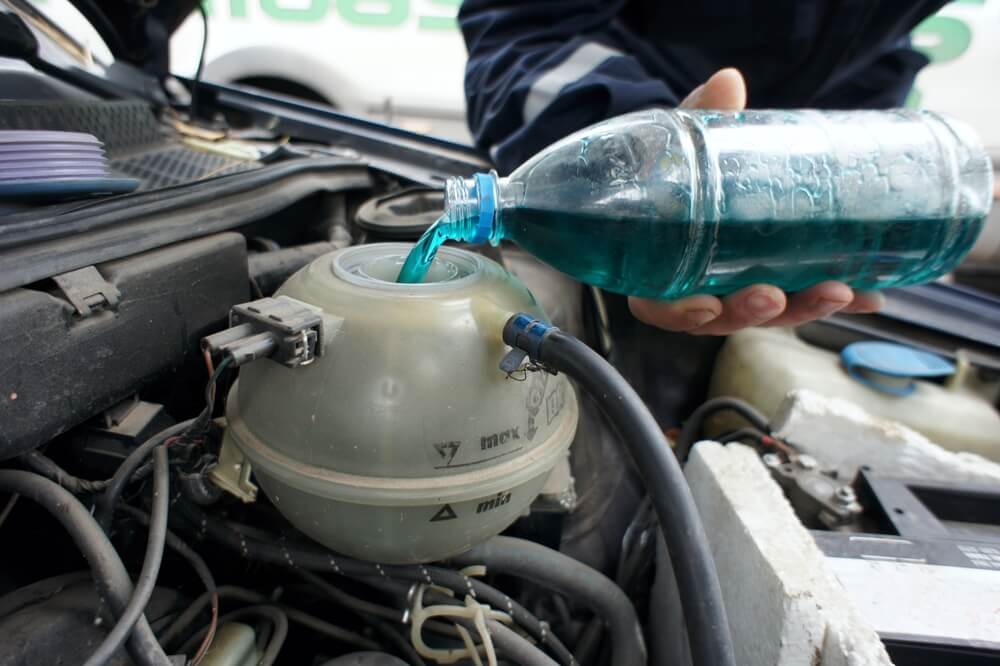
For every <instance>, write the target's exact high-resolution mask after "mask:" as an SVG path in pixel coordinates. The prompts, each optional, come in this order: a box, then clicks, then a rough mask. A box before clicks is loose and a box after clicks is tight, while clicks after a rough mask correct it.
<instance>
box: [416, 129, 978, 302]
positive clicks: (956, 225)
mask: <svg viewBox="0 0 1000 666" xmlns="http://www.w3.org/2000/svg"><path fill="white" fill-rule="evenodd" d="M992 189H993V186H992V169H991V166H990V162H989V158H988V157H987V156H986V154H985V151H984V150H983V148H982V145H981V144H980V143H979V142H978V139H977V138H976V137H975V136H974V135H973V134H972V133H971V131H970V130H968V128H966V127H964V126H963V125H962V124H961V123H958V122H956V121H953V120H950V119H947V118H944V117H942V116H940V115H938V114H934V113H930V112H913V111H903V110H897V111H888V112H816V111H747V112H738V113H729V112H716V111H703V112H688V111H671V112H667V111H662V110H653V111H645V112H637V113H634V114H628V115H626V116H621V117H618V118H615V119H612V120H610V121H606V122H604V123H600V124H598V125H595V126H593V127H591V128H588V129H586V130H582V131H581V132H579V133H577V134H575V135H572V136H570V137H567V138H566V139H564V140H563V141H560V142H558V143H556V144H554V145H553V146H550V147H549V148H547V149H545V150H543V151H542V152H540V153H539V154H537V155H536V156H535V157H533V158H531V159H530V160H528V161H527V162H526V163H525V164H524V165H522V166H521V167H519V168H518V169H517V170H515V171H514V172H513V173H512V174H511V175H510V176H509V177H507V178H504V179H498V178H497V177H495V176H486V175H482V174H480V175H477V176H476V177H475V178H474V179H470V180H468V181H466V180H463V179H451V180H450V181H449V184H448V191H447V193H446V211H445V215H443V216H442V218H441V219H440V220H439V221H438V223H437V224H436V225H435V226H434V227H432V228H431V229H430V230H428V232H427V233H426V234H425V235H424V237H423V238H421V240H420V242H419V243H418V246H417V248H415V250H414V252H413V253H411V256H410V257H409V258H408V260H407V262H406V266H405V267H404V270H403V271H402V273H401V275H400V281H402V282H419V281H421V280H422V277H423V272H426V268H427V267H428V266H429V264H430V262H431V261H432V259H433V254H434V252H435V251H436V249H437V247H439V246H440V245H441V243H443V242H444V241H445V240H448V239H457V240H464V241H470V242H473V241H474V242H482V241H483V240H484V235H488V240H489V241H490V242H492V243H498V242H500V241H501V240H505V239H506V240H508V241H513V242H515V243H517V244H519V245H520V246H521V247H523V248H524V249H525V250H527V251H528V252H531V253H532V254H534V255H535V256H537V257H538V258H540V259H542V260H543V261H545V262H547V263H549V264H551V265H552V266H553V267H555V268H557V269H559V270H561V271H563V272H565V273H567V274H569V275H571V276H573V277H574V278H576V279H578V280H580V281H582V282H585V283H588V284H592V285H594V286H597V287H601V288H604V289H607V290H609V291H613V292H618V293H622V294H628V295H633V296H644V297H649V298H663V299H675V298H681V297H684V296H689V295H694V294H717V295H722V294H728V293H732V292H734V291H737V290H739V289H742V288H744V287H747V286H750V285H753V284H758V283H768V284H773V285H776V286H778V287H780V288H782V289H784V290H786V291H791V292H794V291H800V290H803V289H806V288H808V287H811V286H813V285H816V284H818V283H820V282H824V281H827V280H839V281H842V282H846V283H847V284H848V285H850V286H851V287H854V288H856V289H880V288H885V287H892V286H901V285H908V284H916V283H920V282H925V281H927V280H930V279H934V278H936V277H939V276H941V275H943V274H944V273H946V272H948V271H949V270H951V269H953V268H954V267H955V266H956V265H957V264H958V263H959V261H960V260H961V259H962V257H963V256H964V255H965V254H966V253H967V252H968V251H969V250H970V249H971V248H972V246H973V244H974V242H975V240H976V238H977V236H978V235H979V232H980V230H981V229H982V226H983V221H984V220H985V218H986V216H987V214H988V213H989V208H990V202H991V200H992ZM484 220H486V221H489V220H492V227H491V228H490V229H489V233H488V234H484V228H483V221H484ZM487 226H488V225H487Z"/></svg>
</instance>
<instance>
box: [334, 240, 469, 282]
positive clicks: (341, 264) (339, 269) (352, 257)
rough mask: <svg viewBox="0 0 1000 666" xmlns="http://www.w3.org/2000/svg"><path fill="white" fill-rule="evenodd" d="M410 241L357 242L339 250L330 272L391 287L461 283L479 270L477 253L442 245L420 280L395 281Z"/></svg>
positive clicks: (407, 252) (410, 248)
mask: <svg viewBox="0 0 1000 666" xmlns="http://www.w3.org/2000/svg"><path fill="white" fill-rule="evenodd" d="M412 249H413V245H412V244H410V243H376V244H372V245H359V246H357V247H353V248H351V249H349V250H346V251H344V252H342V253H340V254H339V255H338V256H337V257H336V258H335V259H334V261H333V272H334V274H335V275H337V277H339V278H341V279H343V280H346V281H348V282H351V283H354V284H357V285H360V286H365V287H375V288H379V289H392V290H394V291H410V292H412V291H428V290H440V289H442V288H449V287H451V286H459V285H464V284H466V283H468V282H470V281H471V280H473V279H474V278H475V277H476V275H477V274H478V273H479V272H480V271H482V268H483V262H482V261H481V260H480V258H479V256H478V255H476V254H473V253H471V252H466V251H465V250H457V249H455V248H449V247H443V248H441V249H440V250H439V251H438V253H437V256H436V257H435V258H434V262H433V263H432V264H431V266H430V268H429V269H428V271H427V276H426V277H425V278H424V281H423V282H420V283H418V284H401V283H398V282H396V278H397V277H398V276H399V271H400V269H402V268H403V263H404V262H405V261H406V256H407V255H408V254H409V252H410V250H412Z"/></svg>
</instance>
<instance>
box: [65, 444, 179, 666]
mask: <svg viewBox="0 0 1000 666" xmlns="http://www.w3.org/2000/svg"><path fill="white" fill-rule="evenodd" d="M153 464H154V472H153V503H152V504H153V507H152V510H151V511H150V518H149V537H148V538H147V540H146V555H145V557H144V558H143V561H142V570H141V571H140V572H139V578H138V579H137V580H136V583H135V589H134V590H133V591H132V596H131V597H130V598H129V600H128V604H127V605H126V606H125V610H123V611H122V612H121V614H120V615H119V616H118V621H117V622H115V626H114V627H113V628H112V629H111V631H110V632H109V633H108V635H107V636H105V637H104V640H103V641H101V644H100V645H99V646H98V647H97V650H95V651H94V653H93V654H92V655H90V658H89V659H87V661H86V662H84V665H83V666H103V665H104V664H106V663H108V661H109V660H110V659H111V658H112V657H113V656H114V654H115V652H116V651H117V650H118V648H119V647H121V645H122V643H124V642H125V639H126V638H127V637H128V635H129V634H130V633H131V632H132V628H133V627H134V626H135V623H136V622H138V621H139V618H140V617H142V614H143V612H144V611H145V610H146V604H148V603H149V600H150V598H151V597H152V596H153V590H154V589H155V588H156V579H157V578H158V577H159V575H160V563H161V562H163V549H164V547H165V544H166V540H167V514H168V512H169V510H170V506H169V501H170V461H169V460H168V459H167V450H166V449H165V448H163V447H162V446H161V447H159V448H157V449H156V450H155V451H153Z"/></svg>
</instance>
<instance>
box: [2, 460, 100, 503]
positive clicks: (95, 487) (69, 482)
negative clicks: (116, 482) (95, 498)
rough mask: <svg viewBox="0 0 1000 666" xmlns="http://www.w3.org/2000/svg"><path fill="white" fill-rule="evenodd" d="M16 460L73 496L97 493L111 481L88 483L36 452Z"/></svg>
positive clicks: (86, 480)
mask: <svg viewBox="0 0 1000 666" xmlns="http://www.w3.org/2000/svg"><path fill="white" fill-rule="evenodd" d="M18 460H20V461H21V462H22V463H24V466H25V467H27V468H28V469H30V470H31V471H33V472H35V473H37V474H41V475H42V476H44V477H45V478H47V479H49V480H50V481H55V482H56V483H58V484H59V485H60V486H62V487H63V488H65V489H66V490H68V491H70V492H71V493H73V494H80V493H99V492H101V491H102V490H104V489H105V488H107V487H108V485H109V484H110V483H111V479H102V480H100V481H90V480H88V479H81V478H80V477H77V476H73V475H72V474H70V473H69V472H67V471H66V470H64V469H63V468H62V467H60V466H59V465H58V464H56V462H55V461H54V460H52V459H51V458H49V457H48V456H45V455H43V454H41V453H39V452H38V451H29V452H28V453H25V454H23V455H21V456H18Z"/></svg>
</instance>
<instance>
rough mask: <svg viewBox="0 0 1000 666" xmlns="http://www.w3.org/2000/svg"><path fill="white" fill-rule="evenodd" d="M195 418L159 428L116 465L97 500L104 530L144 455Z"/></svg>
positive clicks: (109, 525) (106, 528)
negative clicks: (162, 428)
mask: <svg viewBox="0 0 1000 666" xmlns="http://www.w3.org/2000/svg"><path fill="white" fill-rule="evenodd" d="M195 420H196V419H188V420H187V421H181V422H180V423H175V424H174V425H172V426H170V427H169V428H167V429H166V430H161V431H160V432H158V433H156V434H155V435H153V436H152V437H150V438H149V439H147V440H146V441H145V442H143V443H142V444H140V445H139V446H137V447H136V448H134V449H133V450H132V453H130V454H128V456H126V458H125V460H123V461H122V463H121V464H120V465H119V466H118V469H117V470H115V473H114V476H112V477H111V481H110V483H108V487H107V488H106V489H105V490H104V494H103V495H101V496H100V498H98V500H97V509H96V511H95V515H96V516H97V523H98V524H99V525H100V526H101V529H103V530H104V531H105V532H108V531H110V530H111V521H112V519H113V518H114V515H115V505H117V504H118V501H119V500H120V499H121V496H122V491H124V490H125V484H127V483H128V482H129V480H130V479H131V478H132V475H133V474H134V473H135V470H136V469H138V468H139V465H141V464H142V462H143V461H144V460H145V459H146V457H147V456H148V455H149V454H150V453H151V452H152V450H153V449H155V448H156V447H157V446H159V445H160V444H163V443H164V442H165V441H167V440H168V439H170V438H171V437H173V436H174V435H180V434H182V433H183V432H184V431H186V430H187V429H188V428H189V427H191V425H192V424H194V422H195Z"/></svg>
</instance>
